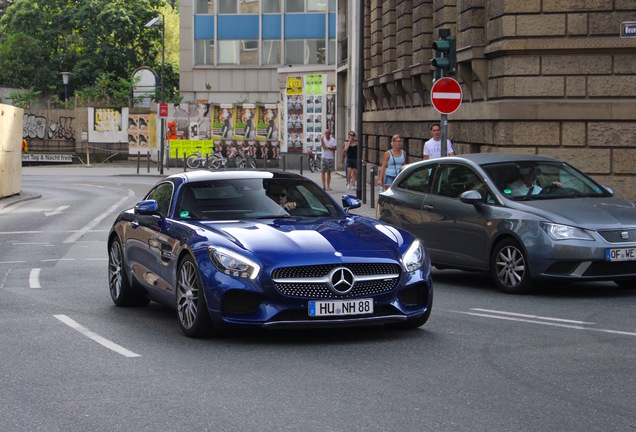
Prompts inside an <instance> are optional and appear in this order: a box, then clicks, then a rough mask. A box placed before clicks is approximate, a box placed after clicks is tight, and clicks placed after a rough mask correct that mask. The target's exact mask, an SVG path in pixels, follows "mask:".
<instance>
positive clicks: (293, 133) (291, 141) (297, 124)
mask: <svg viewBox="0 0 636 432" xmlns="http://www.w3.org/2000/svg"><path fill="white" fill-rule="evenodd" d="M286 102H287V137H286V138H287V140H286V142H287V152H289V153H300V152H302V151H303V136H304V130H303V129H304V128H303V126H304V123H305V119H304V114H303V113H304V103H303V79H302V77H288V78H287V101H286Z"/></svg>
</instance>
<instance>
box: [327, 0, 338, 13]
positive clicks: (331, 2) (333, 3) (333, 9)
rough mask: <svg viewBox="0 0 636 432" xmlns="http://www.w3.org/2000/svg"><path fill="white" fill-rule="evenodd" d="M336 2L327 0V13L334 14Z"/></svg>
mask: <svg viewBox="0 0 636 432" xmlns="http://www.w3.org/2000/svg"><path fill="white" fill-rule="evenodd" d="M336 9H337V5H336V0H329V12H336Z"/></svg>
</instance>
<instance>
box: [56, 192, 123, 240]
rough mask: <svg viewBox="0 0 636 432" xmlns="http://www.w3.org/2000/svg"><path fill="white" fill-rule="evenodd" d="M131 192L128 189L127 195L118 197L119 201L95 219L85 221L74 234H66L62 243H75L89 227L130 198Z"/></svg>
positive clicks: (108, 215) (92, 226)
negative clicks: (82, 226)
mask: <svg viewBox="0 0 636 432" xmlns="http://www.w3.org/2000/svg"><path fill="white" fill-rule="evenodd" d="M131 194H133V192H132V191H131V190H129V191H128V196H127V197H124V198H122V199H120V200H119V201H117V202H116V203H115V204H113V205H112V206H110V207H109V208H108V210H106V211H105V212H103V213H102V214H101V215H99V216H97V217H96V218H95V219H93V220H92V221H90V222H89V223H87V224H86V225H85V226H84V228H82V229H80V230H79V231H78V232H76V233H75V234H71V235H70V236H68V237H67V238H66V239H65V240H64V241H63V243H76V242H77V241H78V240H79V239H81V238H82V237H84V235H85V234H86V233H87V232H88V231H90V230H91V229H93V228H94V227H95V226H96V225H97V224H99V223H100V222H101V221H103V220H104V219H105V218H106V217H110V215H111V213H112V212H114V211H115V210H117V209H118V208H119V207H121V206H122V205H123V204H124V203H125V202H126V201H128V200H129V199H130V196H131Z"/></svg>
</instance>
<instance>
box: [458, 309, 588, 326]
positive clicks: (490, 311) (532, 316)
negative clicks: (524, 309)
mask: <svg viewBox="0 0 636 432" xmlns="http://www.w3.org/2000/svg"><path fill="white" fill-rule="evenodd" d="M470 310H471V311H477V312H487V313H494V314H501V315H510V316H516V317H521V318H532V319H540V320H546V321H557V322H565V323H571V324H581V325H582V324H587V325H594V324H596V323H593V322H585V321H573V320H568V319H562V318H551V317H545V316H538V315H526V314H520V313H514V312H504V311H497V310H492V309H479V308H471V309H470Z"/></svg>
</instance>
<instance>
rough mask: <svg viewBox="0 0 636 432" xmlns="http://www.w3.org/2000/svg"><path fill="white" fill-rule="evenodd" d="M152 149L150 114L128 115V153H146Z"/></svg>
mask: <svg viewBox="0 0 636 432" xmlns="http://www.w3.org/2000/svg"><path fill="white" fill-rule="evenodd" d="M149 151H150V115H149V114H129V115H128V153H129V154H137V153H142V154H146V153H148V152H149Z"/></svg>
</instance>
